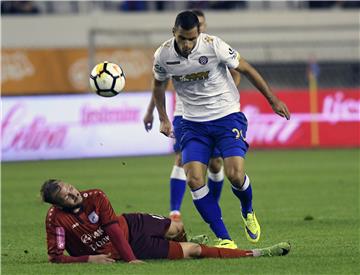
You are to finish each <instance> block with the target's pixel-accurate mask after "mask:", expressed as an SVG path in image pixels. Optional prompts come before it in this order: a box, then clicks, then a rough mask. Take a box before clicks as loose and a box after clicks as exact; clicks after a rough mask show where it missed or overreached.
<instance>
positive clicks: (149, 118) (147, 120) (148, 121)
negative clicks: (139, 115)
mask: <svg viewBox="0 0 360 275" xmlns="http://www.w3.org/2000/svg"><path fill="white" fill-rule="evenodd" d="M154 109H155V100H154V95H151V99H150V102H149V105H148V107H147V110H146V113H145V116H144V118H143V122H144V126H145V130H146V131H147V132H149V131H150V130H151V129H152V127H153V122H154V115H153V113H154Z"/></svg>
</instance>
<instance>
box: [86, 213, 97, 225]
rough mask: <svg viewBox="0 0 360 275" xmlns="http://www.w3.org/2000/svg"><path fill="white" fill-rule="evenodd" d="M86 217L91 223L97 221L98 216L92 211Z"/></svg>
mask: <svg viewBox="0 0 360 275" xmlns="http://www.w3.org/2000/svg"><path fill="white" fill-rule="evenodd" d="M88 219H89V221H90V222H91V223H97V222H98V221H99V216H98V215H97V214H96V213H95V211H93V212H91V213H90V214H89V216H88Z"/></svg>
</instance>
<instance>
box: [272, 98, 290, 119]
mask: <svg viewBox="0 0 360 275" xmlns="http://www.w3.org/2000/svg"><path fill="white" fill-rule="evenodd" d="M271 107H272V109H273V110H274V112H275V113H277V114H278V115H279V116H282V117H285V118H286V119H287V120H289V119H290V112H289V110H288V108H287V106H286V104H285V103H284V102H282V101H281V100H279V99H276V100H275V101H274V102H272V103H271Z"/></svg>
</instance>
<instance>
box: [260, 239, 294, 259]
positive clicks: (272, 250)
mask: <svg viewBox="0 0 360 275" xmlns="http://www.w3.org/2000/svg"><path fill="white" fill-rule="evenodd" d="M290 249H291V245H290V243H288V242H281V243H278V244H275V245H273V246H270V247H266V248H260V249H255V251H257V252H259V256H264V257H272V256H285V255H286V254H288V253H289V252H290Z"/></svg>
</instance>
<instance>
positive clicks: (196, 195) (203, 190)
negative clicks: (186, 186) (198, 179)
mask: <svg viewBox="0 0 360 275" xmlns="http://www.w3.org/2000/svg"><path fill="white" fill-rule="evenodd" d="M208 193H209V187H208V186H207V185H204V186H202V187H200V188H199V189H196V190H193V191H191V196H192V198H193V200H200V199H202V198H203V197H205V196H206V195H207V194H208Z"/></svg>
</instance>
